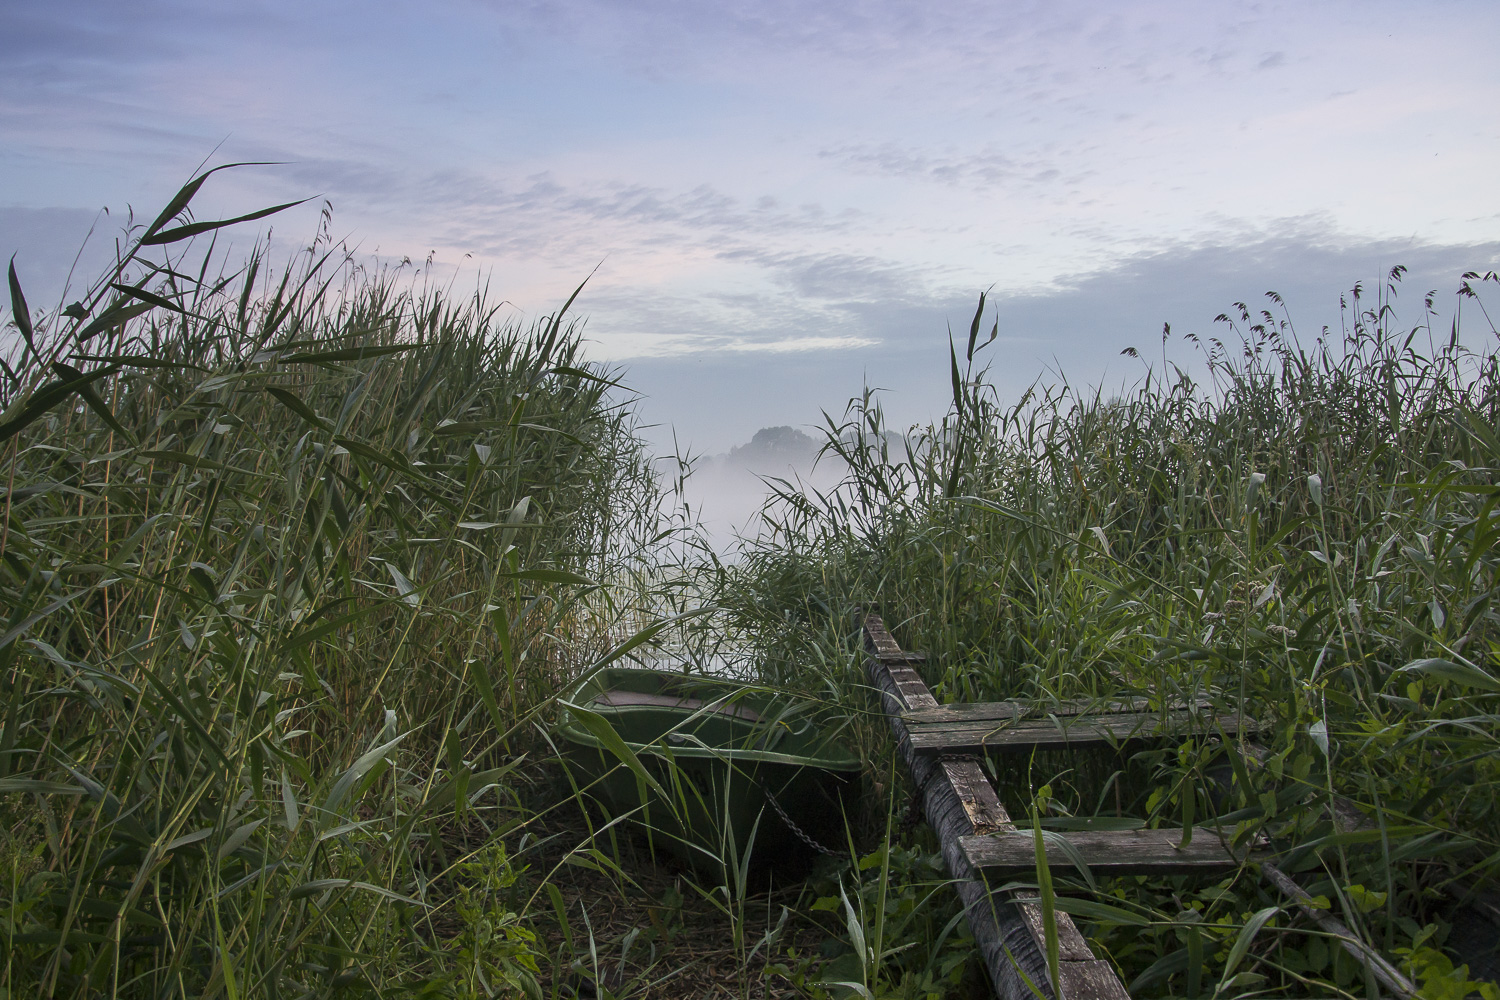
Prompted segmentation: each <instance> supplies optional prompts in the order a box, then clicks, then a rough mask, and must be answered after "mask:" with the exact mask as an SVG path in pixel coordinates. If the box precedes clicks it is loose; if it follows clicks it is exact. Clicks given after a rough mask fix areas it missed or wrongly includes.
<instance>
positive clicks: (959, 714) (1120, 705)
mask: <svg viewBox="0 0 1500 1000" xmlns="http://www.w3.org/2000/svg"><path fill="white" fill-rule="evenodd" d="M1212 705H1213V703H1212V702H1211V701H1209V700H1208V699H1207V698H1197V699H1194V700H1193V701H1192V702H1190V703H1184V702H1175V703H1173V704H1169V705H1168V706H1167V708H1168V709H1169V710H1173V711H1183V710H1197V711H1203V710H1204V709H1207V708H1211V707H1212ZM1159 708H1160V706H1159V705H1152V704H1151V699H1150V698H1145V697H1130V698H1113V699H1109V700H1099V699H1096V698H1079V699H1076V700H1074V701H1065V702H1062V703H1061V704H1047V703H1045V702H1030V701H976V702H968V703H965V704H959V705H939V706H938V707H937V708H923V709H915V710H913V711H910V712H903V713H902V714H901V719H902V721H903V722H905V723H907V724H908V725H919V726H929V725H935V724H938V723H945V722H957V723H974V722H1000V721H1004V720H1007V719H1027V718H1030V719H1044V718H1046V717H1047V716H1049V715H1055V716H1058V717H1063V718H1065V717H1071V716H1075V715H1112V714H1115V713H1118V712H1148V713H1149V712H1154V711H1157V710H1158V709H1159Z"/></svg>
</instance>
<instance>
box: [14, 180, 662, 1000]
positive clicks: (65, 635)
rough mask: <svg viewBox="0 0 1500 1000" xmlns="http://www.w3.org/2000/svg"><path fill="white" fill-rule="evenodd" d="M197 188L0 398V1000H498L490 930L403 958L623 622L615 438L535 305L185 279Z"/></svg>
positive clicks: (632, 530) (502, 933)
mask: <svg viewBox="0 0 1500 1000" xmlns="http://www.w3.org/2000/svg"><path fill="white" fill-rule="evenodd" d="M197 183H198V182H196V181H195V182H194V184H193V185H190V186H189V188H185V189H184V195H183V196H182V197H181V198H179V200H178V201H177V202H174V203H173V206H172V207H171V208H169V210H168V212H165V213H163V216H162V218H161V219H159V220H157V222H156V223H155V224H153V225H152V226H150V227H145V228H141V227H137V228H136V229H135V230H134V231H133V232H132V233H131V234H130V236H131V237H132V242H131V244H130V251H131V252H130V253H129V254H127V256H126V257H125V259H124V261H123V262H122V263H121V264H120V265H119V267H118V268H117V269H116V270H115V272H114V273H112V274H110V275H109V276H107V278H106V279H104V280H103V281H101V282H100V283H99V284H98V285H96V286H95V287H94V288H93V289H92V290H91V292H90V294H89V295H87V296H85V297H84V298H83V299H82V301H81V303H80V304H78V305H77V306H75V307H70V309H69V313H70V314H71V315H70V314H69V313H65V314H61V315H57V314H54V315H49V316H45V317H41V318H39V319H38V320H37V321H36V322H35V323H34V324H32V323H24V325H23V334H24V339H25V340H26V341H28V342H29V346H27V347H25V348H24V349H21V350H19V351H18V352H17V353H16V354H14V355H13V356H12V357H11V358H10V359H9V364H8V366H7V372H6V376H7V377H6V381H5V383H4V386H3V390H0V392H3V395H0V403H3V405H4V416H3V417H0V434H3V443H0V448H3V454H4V475H5V477H6V481H7V492H6V499H5V503H4V510H3V516H4V518H5V523H4V528H3V537H0V608H4V621H3V623H0V679H3V684H4V688H3V711H4V715H3V718H0V722H3V730H0V810H3V811H0V830H3V840H0V878H4V879H5V881H6V882H7V884H8V891H7V893H6V897H7V900H8V902H7V904H6V905H5V906H4V908H3V909H0V942H3V944H0V953H3V955H4V958H3V959H0V995H9V996H17V997H19V996H31V995H38V993H39V992H40V993H41V994H44V995H57V996H94V995H99V994H101V993H108V994H110V995H116V994H119V995H128V996H151V997H160V996H168V995H218V994H222V995H225V996H228V997H231V998H238V997H249V996H288V997H292V996H298V995H310V994H314V993H317V994H322V993H324V992H326V991H328V990H330V989H333V988H335V987H338V988H340V989H345V990H348V989H355V988H360V987H364V988H371V989H378V990H379V991H381V992H382V993H385V992H389V991H391V990H398V991H400V990H405V991H407V992H410V991H414V990H415V991H419V992H420V991H423V990H427V991H431V990H437V991H438V992H439V993H452V994H454V995H470V993H472V992H473V991H472V990H470V988H469V986H466V985H464V984H465V983H469V984H470V985H472V982H471V980H472V979H473V963H474V962H481V963H482V962H485V961H490V959H491V958H493V955H494V954H512V953H513V954H512V958H513V960H512V959H507V961H508V962H509V965H507V966H506V967H505V969H503V970H501V971H499V972H495V971H494V970H491V973H492V974H491V978H492V979H493V978H494V976H495V975H498V976H500V979H499V980H496V981H495V982H496V984H497V985H498V984H500V983H502V982H511V981H512V980H514V982H513V983H512V985H515V984H519V983H522V982H523V980H525V979H526V978H528V977H529V976H530V975H531V974H532V973H531V971H530V970H529V969H528V968H527V963H528V962H530V961H532V960H531V959H530V958H528V957H526V956H527V949H526V934H527V933H528V932H526V931H524V929H523V928H521V926H520V925H519V924H518V923H517V921H516V919H515V918H514V914H512V915H511V916H510V917H504V915H503V914H502V917H503V919H502V918H496V920H497V921H498V922H497V923H496V924H495V927H493V928H492V931H493V933H494V934H495V935H498V938H497V939H496V942H492V945H493V946H492V947H490V948H489V951H490V953H492V954H490V955H489V957H486V956H484V955H480V956H479V957H478V958H475V957H474V955H473V954H471V953H472V952H473V948H472V947H470V948H469V950H468V951H464V947H465V946H463V945H462V941H461V940H458V939H455V940H445V939H444V937H443V935H442V934H440V933H438V932H436V931H435V930H434V928H435V927H437V926H439V924H441V922H442V921H443V920H445V919H451V916H447V915H446V914H449V913H450V912H451V910H452V909H453V908H455V907H456V908H457V909H458V910H459V912H460V913H461V914H462V913H464V912H469V913H470V914H471V915H472V914H473V913H480V912H487V908H490V909H493V906H492V904H491V903H489V902H485V901H483V900H480V899H479V898H478V897H477V896H475V895H473V893H474V892H478V891H479V890H471V889H462V891H461V892H460V893H459V894H458V895H457V896H455V892H454V889H453V885H452V884H453V882H454V880H455V879H457V880H459V881H460V882H462V883H463V884H464V885H468V884H469V883H470V882H472V881H473V880H474V878H477V876H473V877H469V876H466V875H465V873H470V875H472V872H471V870H472V869H474V866H475V865H476V864H477V865H480V867H481V868H483V869H484V872H485V873H488V875H487V877H488V881H489V882H491V883H494V884H495V885H497V886H500V885H509V882H507V879H510V878H511V877H512V876H511V875H509V874H507V871H506V869H505V861H504V859H503V858H500V859H498V860H497V859H496V858H493V857H489V856H482V857H481V859H480V861H470V860H467V859H466V858H465V857H464V854H465V853H466V852H464V851H459V853H458V854H456V855H455V854H454V853H452V845H453V844H454V843H455V841H454V839H453V836H452V835H451V830H452V828H453V827H454V826H455V825H456V824H457V825H461V826H463V827H464V828H465V829H470V830H472V829H474V828H475V824H478V829H479V836H480V840H481V841H482V840H483V837H484V827H485V824H486V823H488V824H490V825H491V826H493V824H494V823H495V822H502V821H503V822H514V820H513V819H511V818H509V817H510V816H511V813H509V812H502V811H501V810H500V809H498V808H497V807H498V806H501V805H504V806H513V805H514V803H515V802H517V801H518V800H519V798H520V797H521V796H522V794H523V792H524V789H525V783H526V780H527V772H526V771H525V764H524V754H525V753H526V751H528V750H534V749H535V748H536V747H537V745H538V741H537V739H536V735H535V732H534V731H533V725H532V724H533V723H534V722H535V721H536V720H537V719H538V718H539V713H542V712H544V711H545V708H546V706H547V705H548V704H549V703H550V701H551V700H552V699H553V698H554V697H555V694H556V691H557V688H558V682H559V680H560V679H561V678H563V677H567V676H572V675H574V674H576V673H577V672H579V671H580V670H581V669H583V667H584V666H585V665H586V663H585V662H584V658H586V657H587V656H588V654H589V650H590V649H602V648H604V647H605V646H606V645H607V640H606V636H607V633H608V631H609V629H611V628H612V627H614V626H615V625H616V623H617V621H616V620H617V619H618V618H619V616H620V615H621V614H623V613H624V612H625V611H627V610H629V608H630V605H631V602H632V601H634V600H635V595H633V594H632V593H631V591H630V588H629V587H628V586H621V582H622V581H624V582H625V583H626V584H628V582H629V581H630V580H631V579H633V578H635V577H638V576H639V572H638V570H639V566H638V561H639V559H640V557H641V556H642V554H643V553H644V552H645V551H646V550H647V548H648V547H649V544H650V542H651V540H652V539H653V537H654V536H655V535H656V534H657V531H658V527H657V517H656V510H657V507H658V502H657V496H656V482H655V478H654V476H653V475H652V473H651V470H650V466H649V463H648V459H647V457H646V456H645V455H644V454H643V452H642V450H641V447H640V445H639V442H638V440H637V438H636V436H635V434H634V429H633V422H632V421H633V418H632V416H631V415H630V413H629V412H628V410H624V409H621V408H620V407H619V406H618V405H616V403H615V402H614V400H613V399H612V398H611V397H610V395H609V390H610V386H609V384H608V383H609V381H610V376H609V374H608V373H607V372H605V371H604V370H603V369H601V368H599V367H598V366H595V365H590V364H588V363H586V362H584V361H583V360H582V359H581V358H580V356H579V353H578V336H577V334H576V332H575V330H574V328H573V327H572V326H571V325H569V324H568V323H567V322H566V317H565V316H564V313H563V311H562V310H559V311H558V313H557V314H556V315H554V316H552V317H549V318H546V319H543V320H542V321H539V322H538V323H536V324H534V325H531V326H526V327H519V326H516V325H514V324H512V323H508V322H505V321H503V320H502V319H500V318H499V310H498V309H497V308H495V307H493V306H490V305H488V304H487V303H486V302H485V300H484V298H483V296H482V295H481V296H475V297H473V298H471V299H467V300H462V299H460V300H455V299H453V298H451V297H449V296H448V295H446V294H444V293H440V292H437V291H431V290H424V289H420V288H417V289H409V288H406V287H404V286H403V283H402V281H401V280H400V275H399V274H392V273H369V272H365V271H362V270H361V269H359V268H358V267H357V266H355V264H354V263H353V262H351V261H349V260H346V259H344V258H342V257H341V256H340V254H339V253H338V252H337V250H336V248H333V247H330V246H327V245H326V244H322V243H315V244H314V246H313V247H312V248H310V249H309V250H308V251H307V253H306V254H305V255H304V256H303V257H302V258H301V259H300V261H299V262H294V265H293V267H292V268H291V269H288V270H285V271H283V272H282V273H280V274H276V275H271V274H269V273H267V272H268V267H267V265H266V263H265V260H266V255H265V252H264V250H263V249H259V250H257V251H256V252H255V253H254V254H253V255H252V256H251V258H250V260H249V261H248V263H247V264H246V265H245V266H244V267H243V268H241V269H239V270H237V271H235V272H233V273H228V274H222V273H220V272H218V271H216V270H214V268H215V267H216V260H217V258H216V257H215V255H214V254H213V253H212V250H211V248H210V249H209V250H207V251H205V250H204V249H203V248H202V247H201V246H196V247H195V245H194V244H193V243H192V242H190V241H189V239H188V237H191V236H192V235H195V231H194V230H192V229H191V228H189V229H188V230H186V231H184V230H182V229H177V230H175V231H174V230H172V229H170V228H168V227H170V226H171V225H172V224H173V223H174V221H178V222H180V221H182V217H178V213H179V212H181V211H183V210H185V208H186V201H187V198H188V197H190V196H191V194H192V193H194V191H195V190H196V186H197ZM174 217H175V218H174ZM202 239H203V236H202V235H200V237H199V241H198V242H199V243H200V244H201V242H202ZM184 246H187V247H188V249H186V250H183V249H181V248H182V247H184ZM12 273H14V272H12ZM12 287H13V296H14V305H15V307H16V308H15V313H14V315H15V317H16V318H17V319H18V320H22V321H26V320H29V319H30V317H28V316H27V312H26V308H25V305H24V300H23V298H22V293H21V291H19V290H18V286H17V285H16V284H15V282H14V281H13V282H12ZM33 326H34V328H33ZM591 581H601V582H607V583H610V584H611V585H612V588H611V589H605V588H603V587H602V586H601V585H600V584H598V583H594V582H591ZM617 599H618V600H617ZM542 746H543V748H545V744H542ZM489 832H490V833H494V832H497V831H495V830H493V829H490V830H489ZM486 858H487V860H485V859H486ZM491 869H494V870H493V871H491ZM481 881H483V880H481ZM465 893H467V895H465ZM456 940H457V943H456ZM481 950H483V949H481ZM464 956H468V957H467V958H464ZM465 961H467V962H468V963H469V971H468V972H465V971H464V963H465ZM466 976H467V977H468V978H465V977H466ZM483 992H484V991H483V990H480V991H479V995H482V994H483Z"/></svg>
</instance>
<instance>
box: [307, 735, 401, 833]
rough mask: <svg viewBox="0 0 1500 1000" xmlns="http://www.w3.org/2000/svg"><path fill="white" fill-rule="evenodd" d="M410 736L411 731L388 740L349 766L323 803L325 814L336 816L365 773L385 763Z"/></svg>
mask: <svg viewBox="0 0 1500 1000" xmlns="http://www.w3.org/2000/svg"><path fill="white" fill-rule="evenodd" d="M408 735H410V731H408V732H405V733H402V734H401V735H399V736H397V737H396V738H395V739H393V740H388V741H386V742H385V743H382V744H380V745H379V746H376V747H371V748H370V749H369V750H366V751H365V752H364V753H362V754H360V756H359V759H358V760H356V761H355V762H354V763H353V764H351V765H349V769H348V770H347V771H345V772H344V773H343V774H341V775H339V779H338V781H335V782H334V783H333V789H332V790H331V791H330V792H329V793H328V798H327V799H325V800H324V801H323V812H325V813H327V814H329V815H336V814H337V813H338V810H339V807H340V806H342V805H343V804H344V799H345V798H346V797H347V796H348V795H349V792H350V791H351V790H353V788H354V786H355V784H356V783H357V782H358V781H359V779H360V778H363V777H364V776H365V773H366V772H367V771H369V770H370V769H371V768H372V767H375V766H376V765H377V764H381V763H383V762H384V761H385V755H386V754H388V753H390V752H391V751H392V750H394V749H396V747H397V746H398V745H399V744H400V743H401V741H402V740H404V739H406V737H407V736H408Z"/></svg>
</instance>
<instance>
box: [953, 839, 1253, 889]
mask: <svg viewBox="0 0 1500 1000" xmlns="http://www.w3.org/2000/svg"><path fill="white" fill-rule="evenodd" d="M1049 836H1060V837H1066V838H1067V841H1068V843H1070V844H1072V845H1073V847H1074V848H1075V849H1076V850H1077V852H1078V854H1079V855H1081V856H1082V858H1083V862H1084V864H1086V865H1088V867H1089V871H1091V872H1093V873H1094V874H1095V875H1181V874H1184V873H1187V872H1218V871H1229V870H1232V869H1235V868H1238V867H1239V866H1240V865H1241V864H1242V863H1243V862H1244V860H1245V854H1244V852H1243V851H1242V852H1240V853H1239V854H1238V855H1237V854H1235V853H1232V852H1231V851H1230V850H1229V849H1228V848H1227V847H1225V846H1224V845H1223V844H1222V843H1221V842H1220V840H1219V835H1218V833H1217V832H1215V831H1214V830H1213V829H1212V828H1209V827H1198V828H1196V829H1195V830H1194V831H1193V839H1192V840H1191V841H1190V842H1189V843H1188V845H1187V846H1186V847H1178V846H1177V845H1178V844H1179V843H1180V842H1181V840H1182V830H1181V828H1177V829H1160V830H1091V831H1074V832H1070V833H1066V834H1051V835H1049ZM958 843H959V847H960V848H961V849H962V850H963V852H964V857H966V858H968V859H969V864H971V865H973V866H974V867H975V868H979V869H981V870H983V871H985V872H987V873H989V874H991V875H995V876H998V877H1001V878H1005V877H1011V876H1016V875H1025V874H1027V873H1028V872H1035V871H1036V844H1035V841H1034V840H1033V839H1032V833H1031V831H1030V830H1020V831H1016V832H1012V833H992V834H984V835H978V836H972V837H960V838H959V839H958ZM1046 848H1047V865H1048V867H1052V868H1072V867H1073V860H1072V859H1071V858H1070V857H1069V856H1068V854H1067V852H1065V851H1064V850H1062V849H1061V848H1060V847H1058V846H1057V845H1055V844H1047V845H1046Z"/></svg>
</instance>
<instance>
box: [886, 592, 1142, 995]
mask: <svg viewBox="0 0 1500 1000" xmlns="http://www.w3.org/2000/svg"><path fill="white" fill-rule="evenodd" d="M865 639H866V646H867V649H868V651H869V652H870V653H871V654H872V655H871V656H870V658H869V660H868V667H869V673H870V679H871V681H872V682H873V683H874V686H875V687H876V688H877V689H878V690H879V692H880V700H881V705H882V707H883V709H884V710H885V712H886V713H887V715H889V716H890V724H891V732H892V735H893V736H894V737H895V739H896V745H897V749H898V752H899V753H900V754H901V757H902V760H903V761H905V762H906V765H907V767H909V768H910V770H911V775H912V778H913V780H914V781H915V782H916V786H917V788H918V790H919V791H920V794H921V796H922V805H923V810H924V812H925V814H926V817H927V822H928V824H929V825H930V826H931V827H932V828H933V830H934V831H935V832H936V833H937V835H938V840H939V842H940V843H941V845H942V854H943V860H944V861H945V862H946V863H947V866H948V871H949V873H950V874H951V875H952V876H953V879H954V882H955V889H956V890H957V892H958V895H959V898H960V899H961V900H962V902H963V905H964V911H965V915H966V916H967V917H968V920H969V927H970V929H971V930H972V931H973V934H974V941H975V944H976V945H977V946H978V948H979V951H980V954H981V955H982V957H983V958H984V963H985V967H986V969H987V970H988V971H989V974H990V982H991V983H992V984H993V985H994V988H995V992H996V995H997V996H999V997H1001V998H1003V1000H1036V994H1035V993H1033V992H1032V986H1030V985H1028V980H1029V981H1030V983H1031V984H1034V985H1035V987H1036V989H1038V990H1040V991H1041V992H1042V994H1043V995H1044V996H1046V997H1051V996H1052V989H1051V985H1050V978H1049V977H1048V975H1047V960H1046V957H1045V953H1044V951H1043V950H1042V947H1041V946H1040V943H1039V942H1038V939H1037V938H1036V936H1035V935H1034V934H1033V932H1032V925H1031V923H1030V922H1028V920H1027V918H1026V915H1025V913H1024V912H1023V909H1022V904H1019V903H1018V902H1017V901H1016V900H1015V899H1014V898H1013V897H1012V896H1011V895H1010V894H1009V893H1000V892H991V891H990V890H989V889H988V887H987V886H986V885H985V884H984V883H983V881H982V880H981V879H980V878H979V877H978V872H977V871H976V870H975V869H974V867H973V866H972V865H970V864H969V862H968V859H967V858H966V857H965V856H964V853H963V850H962V848H961V847H960V846H959V839H960V838H961V837H964V836H972V835H974V834H975V833H976V832H981V831H986V830H997V831H1005V830H1013V829H1014V825H1013V824H1012V823H1011V821H1010V817H1009V815H1008V814H1007V813H1006V811H1005V808H1004V806H1002V805H1001V803H1000V800H999V798H998V797H997V796H996V795H995V790H994V787H993V786H991V785H990V783H989V780H988V779H987V778H986V777H985V775H984V771H983V768H982V767H981V765H980V762H979V760H978V759H977V758H974V757H968V758H966V759H965V758H959V759H951V758H944V759H941V760H939V759H937V758H934V757H928V756H921V755H918V754H915V753H913V751H912V747H911V741H910V739H909V734H908V732H907V727H906V725H905V724H904V723H903V722H902V721H901V719H900V714H901V712H903V711H907V710H910V709H914V708H915V709H921V708H932V707H936V705H937V700H936V699H935V698H933V697H932V692H931V691H929V690H928V689H927V685H926V684H924V683H923V682H922V679H921V677H920V676H919V675H918V674H917V673H916V671H915V670H912V669H911V667H910V666H908V665H907V664H906V663H905V662H901V659H900V657H899V656H898V655H896V654H899V653H900V646H899V645H897V644H896V642H895V640H894V639H893V638H892V637H891V635H890V633H889V632H887V631H886V628H885V625H884V623H883V622H882V621H881V620H880V618H879V617H878V616H875V615H869V616H867V617H866V619H865ZM1057 918H1058V925H1057V926H1058V933H1059V936H1060V938H1061V939H1066V940H1067V941H1068V942H1069V947H1068V949H1067V957H1065V958H1064V960H1063V961H1062V962H1061V963H1060V967H1059V969H1058V979H1059V983H1060V984H1061V986H1062V991H1063V997H1064V998H1065V1000H1125V998H1126V993H1125V988H1124V986H1123V985H1121V983H1120V981H1119V978H1118V977H1116V976H1115V974H1114V971H1113V969H1112V968H1111V967H1110V965H1109V963H1107V962H1101V961H1099V960H1098V959H1096V958H1094V956H1093V954H1092V952H1090V951H1089V948H1088V944H1087V942H1085V941H1084V940H1083V937H1082V936H1081V935H1080V934H1079V933H1078V930H1077V928H1076V927H1075V926H1074V925H1073V922H1072V920H1071V918H1069V917H1068V915H1067V914H1062V913H1060V914H1058V915H1057Z"/></svg>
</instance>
